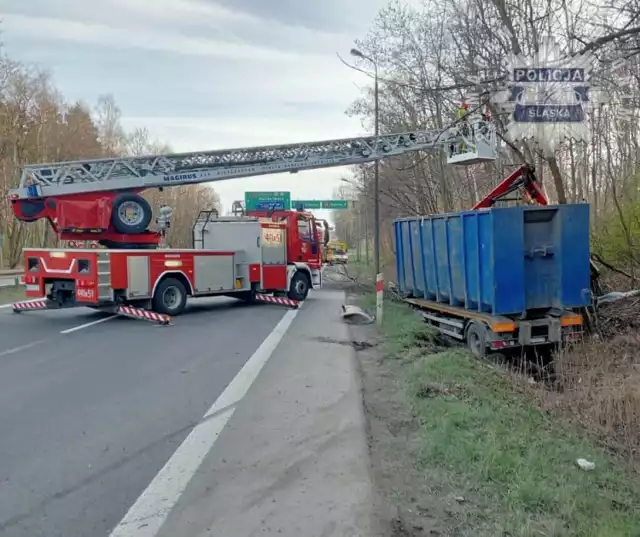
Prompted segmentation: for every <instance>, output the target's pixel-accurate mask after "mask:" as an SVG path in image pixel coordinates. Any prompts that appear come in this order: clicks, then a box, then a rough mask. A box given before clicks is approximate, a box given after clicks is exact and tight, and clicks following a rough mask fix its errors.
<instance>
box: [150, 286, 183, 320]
mask: <svg viewBox="0 0 640 537" xmlns="http://www.w3.org/2000/svg"><path fill="white" fill-rule="evenodd" d="M186 304H187V290H186V289H185V287H184V285H183V284H182V282H181V281H180V280H176V279H175V278H165V279H164V280H162V281H161V282H160V283H159V284H158V287H156V292H155V293H154V294H153V311H155V312H156V313H164V314H166V315H172V316H175V315H180V314H181V313H182V312H183V311H184V307H185V306H186Z"/></svg>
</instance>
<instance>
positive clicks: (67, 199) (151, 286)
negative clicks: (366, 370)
mask: <svg viewBox="0 0 640 537" xmlns="http://www.w3.org/2000/svg"><path fill="white" fill-rule="evenodd" d="M479 123H482V125H478V126H477V128H475V129H470V130H466V131H465V133H462V132H460V131H459V130H458V128H457V127H455V126H454V127H451V128H450V129H447V130H445V131H442V132H438V131H420V132H411V133H401V134H388V135H382V136H378V137H373V136H370V137H357V138H348V139H341V140H328V141H322V142H313V143H302V144H291V145H280V146H267V147H254V148H243V149H232V150H226V151H208V152H196V153H182V154H170V155H152V156H143V157H117V158H105V159H95V160H84V161H73V162H61V163H53V164H40V165H30V166H26V167H25V169H24V171H23V173H22V177H21V181H20V186H19V187H18V188H16V189H14V190H11V191H10V192H9V199H10V202H11V205H12V209H13V211H14V214H15V215H16V217H17V218H19V219H20V220H23V221H26V222H33V221H36V220H38V219H41V218H46V219H47V220H48V221H49V223H50V224H51V226H52V227H53V228H54V230H55V231H56V232H57V233H58V234H59V236H60V238H61V239H62V240H67V241H70V240H75V241H97V242H98V243H99V244H100V245H101V246H102V248H99V249H26V250H25V252H24V264H25V271H26V272H25V276H24V282H25V285H26V293H27V296H28V297H37V298H39V297H42V296H45V297H46V299H45V300H42V301H40V302H39V303H38V304H37V306H33V305H30V306H28V307H27V306H25V308H23V309H40V308H65V307H73V306H91V307H111V306H114V305H115V306H125V307H127V306H128V305H134V306H135V305H139V306H140V307H141V308H145V309H147V310H148V309H151V310H153V311H155V312H158V313H162V314H168V315H177V314H179V313H180V312H182V311H183V309H184V307H185V303H186V300H187V297H188V296H192V297H198V296H211V295H230V296H234V297H237V298H240V299H243V300H254V299H256V298H260V299H262V298H261V297H265V296H275V297H282V296H283V295H287V296H288V298H289V299H290V300H292V301H301V300H304V299H305V298H306V297H307V294H308V292H309V290H310V289H312V288H317V287H321V286H322V252H323V249H324V246H325V244H323V242H326V241H323V240H322V238H323V237H324V238H325V239H326V238H327V237H326V235H327V234H328V233H327V232H326V231H328V226H326V228H327V229H326V230H323V229H321V228H320V226H319V225H318V221H317V220H316V219H315V218H314V217H313V215H312V214H311V213H307V212H303V211H291V210H274V211H266V210H265V211H257V212H251V213H249V214H244V215H241V216H236V217H220V216H218V215H217V213H216V212H215V211H204V212H202V213H200V215H199V216H198V217H197V218H196V221H195V224H194V225H193V248H191V249H167V248H158V245H159V244H160V243H161V242H162V239H163V237H164V233H165V231H166V226H168V225H169V223H168V222H165V221H164V220H166V219H163V223H162V224H160V222H159V220H160V219H157V220H156V224H157V225H158V227H157V229H155V230H152V229H150V227H149V226H150V224H151V220H152V211H151V207H150V205H149V203H148V202H147V201H146V200H145V199H144V198H143V197H142V196H141V195H140V193H141V192H142V191H144V190H145V189H148V188H159V189H163V188H165V187H170V186H177V185H185V184H196V183H204V182H211V181H218V180H225V179H231V178H237V177H248V176H255V175H266V174H273V173H282V172H287V171H288V172H291V173H295V172H297V171H300V170H305V169H314V168H324V167H330V166H344V165H353V164H362V163H366V162H369V161H373V160H377V159H381V158H387V157H392V156H394V155H400V154H403V153H406V152H409V151H418V150H431V149H433V148H435V147H446V148H448V149H449V162H450V163H451V164H462V165H464V164H475V163H478V162H489V161H491V160H494V159H495V157H496V154H495V131H494V130H493V127H492V126H491V125H490V124H486V123H484V122H479ZM456 147H464V151H463V152H460V151H456V150H455V148H456ZM279 300H280V301H285V299H283V298H279ZM20 309H21V308H20V307H17V306H16V305H14V310H15V311H19V310H20Z"/></svg>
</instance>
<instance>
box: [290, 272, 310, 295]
mask: <svg viewBox="0 0 640 537" xmlns="http://www.w3.org/2000/svg"><path fill="white" fill-rule="evenodd" d="M309 285H310V282H309V276H307V275H306V274H305V273H304V272H302V271H301V270H299V271H297V272H296V273H295V274H294V275H293V277H292V278H291V284H290V285H289V293H288V296H289V298H290V299H291V300H299V301H303V300H305V299H306V298H307V295H308V294H309Z"/></svg>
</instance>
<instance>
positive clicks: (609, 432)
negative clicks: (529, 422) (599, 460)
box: [535, 333, 640, 470]
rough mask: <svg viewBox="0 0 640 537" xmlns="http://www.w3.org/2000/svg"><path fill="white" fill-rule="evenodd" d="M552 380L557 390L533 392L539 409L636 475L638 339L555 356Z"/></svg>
mask: <svg viewBox="0 0 640 537" xmlns="http://www.w3.org/2000/svg"><path fill="white" fill-rule="evenodd" d="M555 374H556V378H555V387H556V388H557V389H556V390H549V389H548V386H547V387H542V385H538V386H539V387H538V388H537V389H536V390H535V391H536V392H537V397H538V399H539V400H540V401H541V404H542V405H543V407H545V408H546V409H547V410H553V411H555V412H560V413H561V414H562V415H564V416H566V417H569V418H570V419H571V420H572V421H574V422H577V423H578V424H579V425H581V426H582V427H584V428H585V429H587V430H588V431H589V432H591V433H592V434H594V435H595V436H596V437H597V438H598V439H599V440H600V441H601V442H602V443H603V444H604V445H605V446H607V448H609V449H610V450H611V451H613V452H615V453H619V454H620V455H623V456H624V457H626V458H627V459H628V460H629V462H630V463H631V465H632V466H633V467H634V468H635V469H637V470H640V334H638V333H628V334H625V335H618V336H616V337H615V338H613V339H612V340H610V341H606V342H588V343H584V344H582V345H578V346H575V347H573V348H571V349H569V350H565V351H563V352H560V353H559V354H558V355H557V356H556V358H555Z"/></svg>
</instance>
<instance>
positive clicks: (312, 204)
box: [291, 200, 353, 209]
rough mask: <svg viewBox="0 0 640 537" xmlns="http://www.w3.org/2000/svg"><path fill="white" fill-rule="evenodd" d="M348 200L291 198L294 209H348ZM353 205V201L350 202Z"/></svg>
mask: <svg viewBox="0 0 640 537" xmlns="http://www.w3.org/2000/svg"><path fill="white" fill-rule="evenodd" d="M349 205H350V204H349V200H293V201H292V202H291V207H293V208H294V209H298V208H302V209H348V208H349ZM351 206H352V207H353V203H351Z"/></svg>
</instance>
